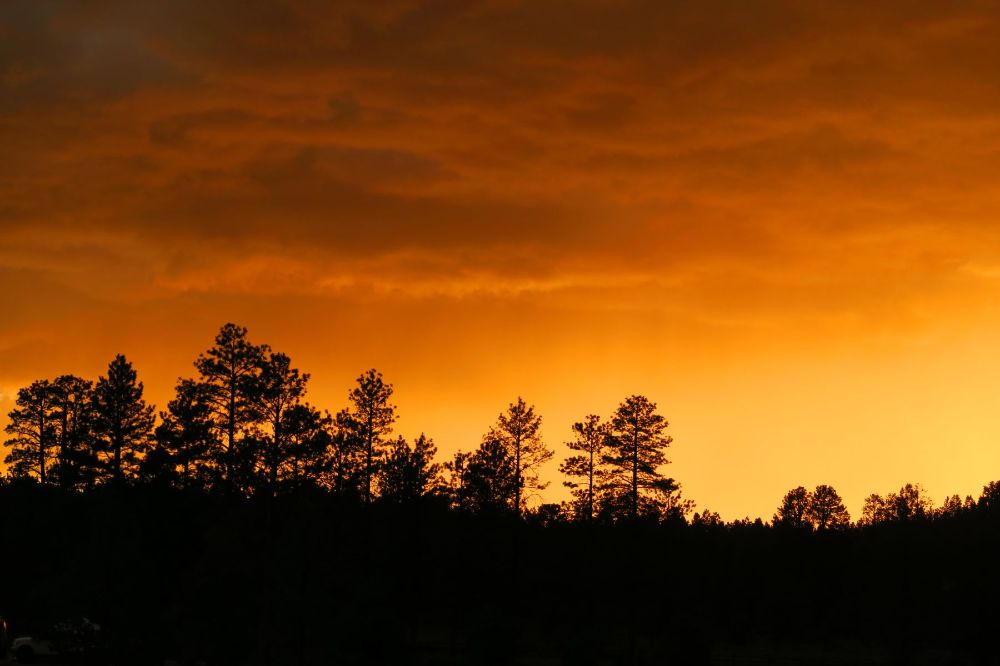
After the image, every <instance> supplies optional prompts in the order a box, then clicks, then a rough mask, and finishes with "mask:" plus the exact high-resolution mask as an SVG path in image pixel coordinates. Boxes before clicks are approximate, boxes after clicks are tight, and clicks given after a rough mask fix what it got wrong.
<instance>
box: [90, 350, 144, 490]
mask: <svg viewBox="0 0 1000 666" xmlns="http://www.w3.org/2000/svg"><path fill="white" fill-rule="evenodd" d="M142 394H143V386H142V382H140V381H138V379H137V374H136V371H135V368H133V367H132V364H131V363H129V361H128V360H127V359H126V358H125V357H124V356H123V355H121V354H118V355H117V356H115V359H114V360H113V361H112V362H111V363H110V364H109V365H108V374H107V376H102V377H100V378H98V380H97V384H96V385H95V386H94V434H95V435H96V437H97V441H98V450H99V451H100V452H101V453H103V454H104V456H105V461H104V462H105V468H106V469H107V479H108V480H110V481H113V482H115V483H120V482H121V481H122V480H124V479H125V478H127V477H132V476H134V475H135V471H136V467H137V465H138V463H139V460H140V457H141V456H142V455H143V454H144V453H145V452H146V451H147V449H148V447H149V443H150V441H151V439H152V434H153V423H154V420H155V419H154V416H153V407H152V406H151V405H147V404H146V401H145V400H144V399H143V397H142Z"/></svg>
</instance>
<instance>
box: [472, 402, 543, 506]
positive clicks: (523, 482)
mask: <svg viewBox="0 0 1000 666" xmlns="http://www.w3.org/2000/svg"><path fill="white" fill-rule="evenodd" d="M541 426H542V417H541V416H538V415H537V414H535V408H534V406H533V405H528V404H527V403H526V402H525V401H524V399H523V398H521V397H518V399H517V402H512V403H511V404H510V405H508V406H507V409H506V410H505V411H504V412H502V413H501V414H500V416H499V417H498V418H497V424H496V426H494V427H493V429H492V430H491V431H490V432H489V433H488V434H487V435H486V440H495V441H497V442H499V443H500V444H501V445H503V446H504V447H505V448H506V450H507V454H508V456H510V458H511V459H512V460H513V463H514V513H515V514H517V516H518V517H520V516H521V515H522V513H523V512H524V508H525V506H524V505H525V502H526V500H527V497H526V494H525V492H524V491H525V489H529V490H530V489H535V490H542V489H544V488H545V486H546V485H547V484H542V483H539V481H538V470H539V468H540V467H541V466H542V465H543V464H545V463H546V462H548V461H549V460H550V459H551V458H552V451H550V450H549V449H547V448H546V447H545V444H544V443H543V442H542V436H541V432H540V430H541Z"/></svg>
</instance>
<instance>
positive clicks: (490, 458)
mask: <svg viewBox="0 0 1000 666" xmlns="http://www.w3.org/2000/svg"><path fill="white" fill-rule="evenodd" d="M458 462H459V456H456V458H455V466H454V467H453V470H454V471H455V473H458V474H460V475H461V478H460V479H458V480H457V483H456V481H455V480H453V481H452V485H453V487H454V486H456V485H457V487H458V488H459V492H460V493H461V495H460V496H459V497H458V498H457V500H456V504H457V505H458V506H460V507H463V508H466V509H469V510H471V511H473V512H480V513H483V512H486V513H497V512H507V511H513V510H514V508H515V506H516V504H515V503H516V501H517V496H518V493H517V490H518V488H517V465H516V462H515V460H514V457H513V456H512V455H511V454H510V449H509V448H508V447H507V445H506V444H505V443H504V442H502V441H500V440H499V439H496V438H492V437H489V436H487V437H486V438H484V439H483V442H482V443H481V444H480V445H479V448H478V449H476V450H475V451H474V452H473V453H472V454H470V455H468V456H466V457H464V458H463V459H462V461H461V463H462V464H461V465H458V464H457V463H458Z"/></svg>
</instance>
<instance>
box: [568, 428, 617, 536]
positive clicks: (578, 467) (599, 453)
mask: <svg viewBox="0 0 1000 666" xmlns="http://www.w3.org/2000/svg"><path fill="white" fill-rule="evenodd" d="M572 430H573V435H574V438H573V440H572V441H569V442H566V446H567V447H568V448H569V449H570V450H571V451H579V452H580V454H578V455H574V456H570V457H568V458H566V460H564V461H563V462H562V464H561V465H560V466H559V471H560V472H562V473H563V474H565V475H566V476H568V477H570V479H571V480H569V481H563V485H564V486H566V487H567V488H570V489H571V492H572V493H573V497H574V499H575V502H574V508H575V512H576V514H577V515H578V516H583V517H584V518H586V519H587V520H593V519H594V503H595V494H596V491H597V490H598V487H599V485H600V483H601V480H602V476H603V473H602V472H603V470H602V468H601V461H602V459H603V457H604V455H605V449H606V448H607V441H608V437H609V436H610V432H611V431H610V427H609V425H608V424H606V423H601V417H600V416H597V415H596V414H588V415H587V416H585V417H584V419H583V421H578V422H576V423H574V424H573V426H572Z"/></svg>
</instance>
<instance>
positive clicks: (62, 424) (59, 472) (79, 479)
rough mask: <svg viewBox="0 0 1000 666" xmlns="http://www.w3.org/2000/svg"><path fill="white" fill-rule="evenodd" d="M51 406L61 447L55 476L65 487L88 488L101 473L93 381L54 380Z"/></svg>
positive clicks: (66, 377) (63, 376)
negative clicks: (95, 423)
mask: <svg viewBox="0 0 1000 666" xmlns="http://www.w3.org/2000/svg"><path fill="white" fill-rule="evenodd" d="M52 407H53V419H54V422H55V428H56V433H55V436H56V441H57V446H58V453H57V455H56V463H55V465H54V467H53V469H52V476H54V477H55V478H57V479H58V483H59V485H60V486H61V487H62V488H66V489H78V490H82V489H86V488H89V487H91V486H92V485H93V484H94V481H95V480H96V478H97V474H98V461H97V454H96V449H95V442H94V434H93V429H94V405H93V383H92V382H90V381H87V380H85V379H82V378H80V377H76V376H74V375H62V376H60V377H57V378H56V379H55V381H53V382H52Z"/></svg>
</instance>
